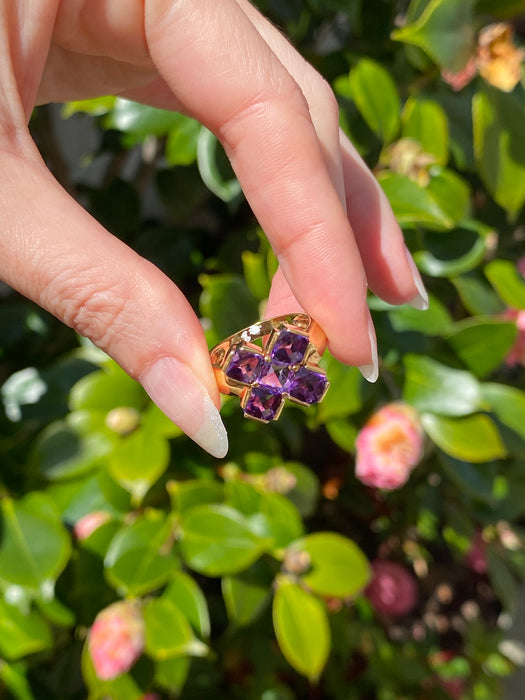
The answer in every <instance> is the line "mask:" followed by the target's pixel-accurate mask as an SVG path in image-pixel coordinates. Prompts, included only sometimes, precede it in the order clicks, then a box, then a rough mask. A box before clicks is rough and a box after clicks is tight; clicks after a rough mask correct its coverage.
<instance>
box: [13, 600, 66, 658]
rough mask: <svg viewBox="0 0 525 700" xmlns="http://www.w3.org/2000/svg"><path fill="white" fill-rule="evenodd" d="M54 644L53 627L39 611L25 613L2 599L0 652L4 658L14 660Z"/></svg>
mask: <svg viewBox="0 0 525 700" xmlns="http://www.w3.org/2000/svg"><path fill="white" fill-rule="evenodd" d="M52 645H53V635H52V634H51V629H50V627H49V625H48V624H47V622H46V621H45V620H44V618H43V617H42V616H41V615H40V614H39V613H38V612H36V611H34V610H33V611H31V612H28V613H27V614H23V613H22V612H20V610H18V608H14V607H13V606H12V605H8V604H7V603H5V602H4V601H3V600H2V599H0V654H1V655H2V656H3V657H4V658H6V659H8V660H9V661H14V660H16V659H21V658H22V657H24V656H27V655H28V654H34V653H36V652H39V651H45V650H46V649H50V648H51V647H52Z"/></svg>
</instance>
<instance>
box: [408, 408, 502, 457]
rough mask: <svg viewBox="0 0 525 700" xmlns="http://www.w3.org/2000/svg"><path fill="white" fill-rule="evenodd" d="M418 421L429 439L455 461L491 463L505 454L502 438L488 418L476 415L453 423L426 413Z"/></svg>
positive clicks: (455, 419)
mask: <svg viewBox="0 0 525 700" xmlns="http://www.w3.org/2000/svg"><path fill="white" fill-rule="evenodd" d="M421 420H422V423H423V427H424V429H425V431H426V433H427V435H428V436H429V437H430V439H431V440H432V441H433V442H434V443H435V444H436V445H437V446H438V447H440V448H441V449H442V450H443V452H446V454H448V455H450V456H451V457H454V458H455V459H460V460H463V461H465V462H474V463H478V462H490V461H491V460H493V459H501V458H502V457H505V455H506V454H507V451H506V449H505V445H504V444H503V442H502V440H501V436H500V434H499V432H498V430H497V428H496V426H495V425H494V423H493V422H492V421H491V419H490V418H489V417H488V416H485V415H482V414H476V415H473V416H466V417H465V418H454V419H452V418H445V417H444V416H437V415H433V414H430V413H425V414H424V415H423V416H422V417H421Z"/></svg>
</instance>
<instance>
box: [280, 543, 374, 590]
mask: <svg viewBox="0 0 525 700" xmlns="http://www.w3.org/2000/svg"><path fill="white" fill-rule="evenodd" d="M293 549H298V550H301V551H305V552H308V554H309V555H310V561H311V568H310V570H309V571H308V572H307V573H306V574H304V575H303V576H302V582H303V583H304V584H305V585H306V586H307V588H308V589H310V590H312V591H313V592H314V593H318V594H319V595H322V596H333V597H334V598H345V597H347V596H355V595H356V594H357V593H358V592H359V591H360V590H362V589H363V588H364V587H365V585H366V584H367V582H368V579H369V577H370V567H369V565H368V560H367V559H366V557H365V555H364V554H363V552H362V551H361V550H360V549H359V547H358V546H357V545H356V544H355V542H352V540H349V539H348V538H346V537H343V536H342V535H339V534H337V533H335V532H315V533H313V534H311V535H307V536H306V537H304V538H303V539H302V540H300V541H299V542H296V543H294V544H293Z"/></svg>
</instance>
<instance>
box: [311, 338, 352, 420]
mask: <svg viewBox="0 0 525 700" xmlns="http://www.w3.org/2000/svg"><path fill="white" fill-rule="evenodd" d="M321 364H322V366H323V367H324V369H325V370H326V374H327V376H328V379H329V381H330V390H329V391H328V393H327V394H326V396H325V398H324V399H323V401H322V403H321V404H319V408H318V412H317V419H318V421H319V422H320V423H326V421H328V420H330V419H331V418H340V417H344V416H348V415H350V414H352V413H356V412H357V411H359V409H360V408H361V404H362V400H361V379H362V377H361V374H360V373H359V370H358V369H357V368H356V367H349V366H348V365H344V364H343V363H342V362H339V361H338V360H336V359H335V357H333V356H332V355H330V353H328V352H327V353H326V354H325V355H324V357H323V359H322V362H321Z"/></svg>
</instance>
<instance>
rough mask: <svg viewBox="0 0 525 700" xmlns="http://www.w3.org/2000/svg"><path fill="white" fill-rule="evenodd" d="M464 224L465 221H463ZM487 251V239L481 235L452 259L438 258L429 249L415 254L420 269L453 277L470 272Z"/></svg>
mask: <svg viewBox="0 0 525 700" xmlns="http://www.w3.org/2000/svg"><path fill="white" fill-rule="evenodd" d="M462 224H464V222H462ZM486 252H487V243H486V240H485V239H484V238H483V237H482V236H479V237H478V238H477V239H476V240H475V241H474V243H473V245H472V247H471V248H470V250H468V251H467V252H466V253H464V254H463V255H460V256H459V257H457V258H452V259H445V260H443V259H441V258H437V257H436V256H435V255H433V254H432V253H431V252H430V251H428V250H421V251H419V252H417V253H415V254H414V260H415V261H416V263H417V266H418V267H419V269H420V270H421V271H422V272H424V273H425V274H427V275H430V276H431V277H453V276H456V275H462V274H464V273H465V272H470V271H471V270H473V269H474V268H476V267H478V265H479V264H480V263H481V262H482V261H483V258H484V257H485V255H486Z"/></svg>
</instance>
